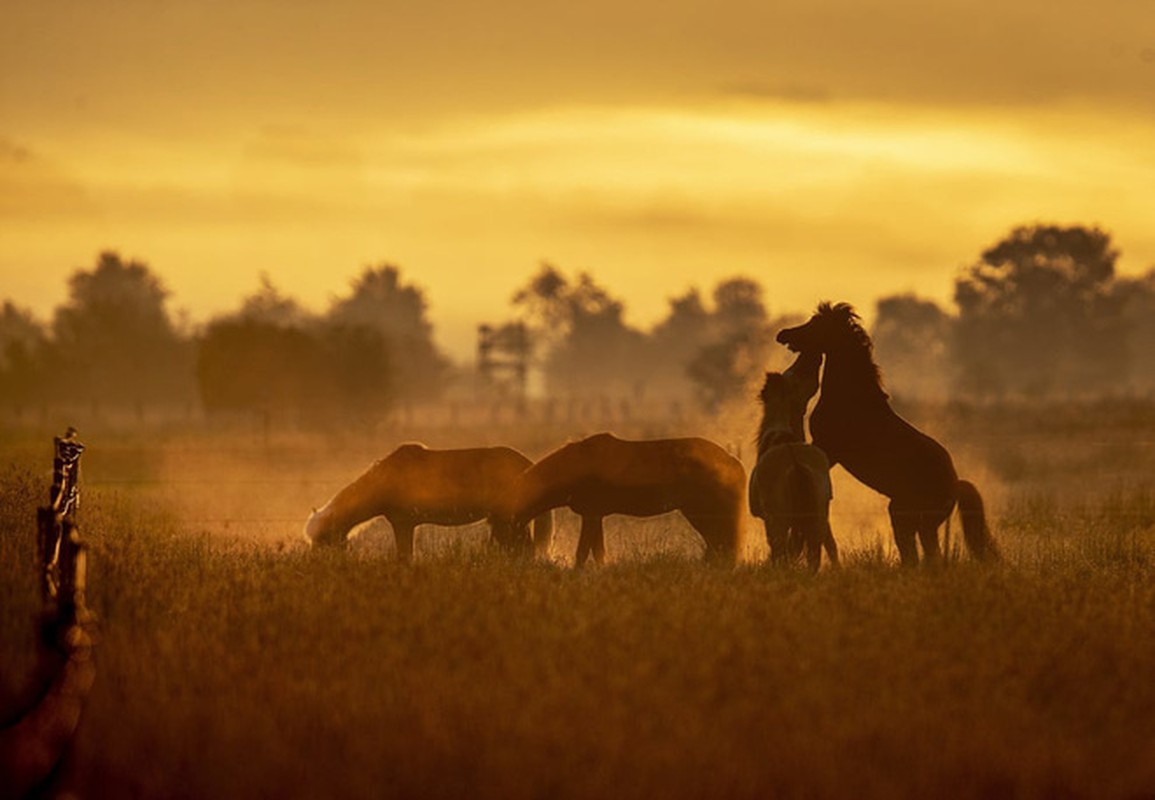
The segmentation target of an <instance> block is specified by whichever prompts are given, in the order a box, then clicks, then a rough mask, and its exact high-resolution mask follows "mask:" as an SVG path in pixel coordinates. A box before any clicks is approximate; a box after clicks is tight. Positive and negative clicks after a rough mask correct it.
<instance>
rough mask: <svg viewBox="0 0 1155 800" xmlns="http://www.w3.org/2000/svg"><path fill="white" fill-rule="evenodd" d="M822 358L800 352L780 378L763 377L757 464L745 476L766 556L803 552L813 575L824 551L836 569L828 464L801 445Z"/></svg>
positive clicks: (783, 558)
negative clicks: (762, 527)
mask: <svg viewBox="0 0 1155 800" xmlns="http://www.w3.org/2000/svg"><path fill="white" fill-rule="evenodd" d="M821 364H822V356H821V355H818V354H814V353H803V354H801V355H799V356H798V358H797V359H795V361H794V364H793V365H791V367H790V368H789V369H788V370H786V372H785V373H780V372H767V373H766V380H765V383H764V384H763V386H762V391H761V392H760V393H759V395H758V399H759V400H760V401H761V403H762V421H761V423H760V424H759V426H758V461H757V463H756V464H755V465H754V469H753V470H751V472H750V513H751V514H752V515H754V516H755V517H759V518H760V519H761V520H762V522H763V524H764V525H765V527H766V543H767V544H768V545H769V546H770V557H771V559H772V560H774V561H776V562H784V561H786V560H788V559H794V558H797V557H798V555H799V554H800V553H801V552H802V548H803V546H805V548H806V563H807V565H808V566H809V567H810V570H811V571H812V572H817V571H818V568H819V566H820V565H821V561H822V548H823V547H825V548H826V555H827V558H829V559H830V563H831V564H834V565H837V564H838V545H837V544H836V543H835V541H834V534H833V532H832V531H831V530H830V500H831V498H832V497H833V492H832V490H831V486H830V462H829V461H828V460H827V458H826V454H825V453H823V452H822V451H821V450H820V449H819V448H817V447H815V446H814V445H812V444H806V440H805V435H804V432H803V417H804V416H805V414H806V405H807V403H809V402H810V398H811V397H813V396H814V394H815V392H817V391H818V368H819V367H820V366H821Z"/></svg>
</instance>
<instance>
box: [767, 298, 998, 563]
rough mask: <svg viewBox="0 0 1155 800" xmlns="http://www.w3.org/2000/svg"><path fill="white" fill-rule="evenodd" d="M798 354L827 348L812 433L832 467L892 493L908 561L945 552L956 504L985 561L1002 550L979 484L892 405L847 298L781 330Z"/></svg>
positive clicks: (970, 542) (970, 546)
mask: <svg viewBox="0 0 1155 800" xmlns="http://www.w3.org/2000/svg"><path fill="white" fill-rule="evenodd" d="M778 341H779V342H780V343H782V344H784V345H786V346H787V347H789V348H790V349H791V350H793V351H795V352H799V353H810V354H822V355H825V357H826V367H825V370H824V371H823V374H822V393H821V394H820V395H819V398H818V403H817V404H816V405H815V407H814V411H813V412H811V414H810V435H811V437H812V438H813V441H814V444H816V445H817V446H818V447H820V448H822V450H823V451H824V452H825V453H826V455H827V456H828V457H829V459H830V464H831V466H833V465H835V464H842V466H843V467H844V468H845V469H846V471H847V472H849V473H850V474H851V475H853V476H854V477H855V478H857V479H858V480H860V481H862V482H863V483H865V484H866V485H867V486H869V487H870V488H872V489H874V490H876V491H878V492H881V493H882V494H884V495H886V496H887V497H889V498H890V522H891V525H892V527H893V528H894V540H895V544H896V545H897V546H898V553H899V556H900V557H901V559H902V563H903V565H904V566H914V565H917V564H918V547H917V545H916V543H915V540H916V538H917V540H918V541H919V542H921V544H922V550H923V556H924V558H925V559H926V561H927V562H928V563H935V562H937V561H939V559H940V558H941V557H942V552H941V550H940V549H939V542H938V529H939V526H941V525H942V523H943V522H945V521H946V519H947V518H948V517H949V516H950V514H951V511H953V510H954V508H955V506H956V505H957V506H958V508H959V514H960V516H961V517H962V523H963V538H964V539H965V540H966V544H967V550H969V551H970V553H971V555H972V556H974V557H975V558H976V559H978V560H980V561H992V560H996V559H998V557H999V553H998V549H997V547H996V546H995V542H994V540H993V539H992V538H991V534H990V530H989V528H988V527H987V523H986V514H985V512H984V510H983V501H982V496H981V495H980V494H979V492H978V489H977V488H975V485H974V484H973V483H970V482H969V481H963V480H959V478H958V473H957V472H956V471H955V467H954V462H953V461H952V460H951V457H950V454H949V453H948V452H947V451H946V448H944V447H943V446H942V445H941V444H939V443H938V442H937V441H935V440H934V439H932V438H931V437H929V436H927V435H926V434H925V433H923V432H921V431H919V430H918V429H917V428H915V427H914V426H913V425H911V424H910V423H909V422H907V421H906V420H904V419H903V418H902V417H900V416H899V415H898V414H896V413H895V412H894V409H892V408H891V407H890V402H889V396H888V395H887V393H886V392H885V391H884V390H883V388H882V381H881V376H880V375H879V371H878V365H877V364H875V363H874V356H873V351H874V347H873V345H872V343H871V341H870V336H869V335H868V334H867V333H866V331H865V330H864V329H863V327H862V325H861V324H860V321H859V317H858V315H857V314H856V313H855V312H854V309H853V308H852V307H851V306H850V305H849V304H847V303H838V304H831V303H822V304H820V305H819V306H818V311H817V312H816V313H815V314H814V316H812V317H811V318H810V319H809V321H807V322H806V323H805V324H804V325H799V326H798V327H795V328H787V329H785V330H782V331H779V333H778Z"/></svg>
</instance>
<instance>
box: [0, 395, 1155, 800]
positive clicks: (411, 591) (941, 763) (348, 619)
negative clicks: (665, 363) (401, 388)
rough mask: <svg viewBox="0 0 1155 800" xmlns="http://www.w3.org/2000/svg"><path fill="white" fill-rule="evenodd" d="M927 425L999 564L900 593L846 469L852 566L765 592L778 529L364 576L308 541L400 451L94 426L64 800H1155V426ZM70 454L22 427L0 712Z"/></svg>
mask: <svg viewBox="0 0 1155 800" xmlns="http://www.w3.org/2000/svg"><path fill="white" fill-rule="evenodd" d="M920 418H921V420H922V422H923V423H924V424H926V425H927V426H928V427H929V428H930V429H931V430H933V431H934V432H935V433H937V434H938V435H940V436H942V438H943V439H944V440H945V441H946V442H948V443H949V444H950V445H951V447H952V449H953V450H954V451H955V453H956V457H957V460H958V461H959V463H960V467H961V471H962V472H963V473H964V475H966V476H968V477H971V478H973V479H974V480H976V482H978V483H979V485H980V487H981V488H982V489H983V490H984V493H985V494H986V495H987V499H988V506H989V510H990V512H991V515H992V526H993V528H994V532H995V536H996V537H997V538H998V540H999V542H1000V544H1001V546H1002V548H1003V550H1004V553H1005V555H1006V563H1005V564H1003V565H1001V566H999V567H996V568H981V567H979V566H978V565H975V564H972V563H971V562H970V561H968V560H967V559H966V557H965V555H963V556H961V557H959V558H957V559H955V560H953V561H952V562H951V563H950V564H949V565H948V566H947V567H945V568H943V569H941V570H937V571H934V572H926V571H915V572H909V571H901V570H899V569H898V567H897V566H896V559H895V557H894V555H893V547H892V545H891V543H890V541H889V533H888V530H887V523H886V520H885V513H884V509H885V505H884V502H883V501H882V500H880V499H879V498H877V497H875V496H873V495H871V494H870V493H869V492H868V491H866V490H863V489H861V488H858V487H856V486H855V485H854V484H853V483H852V482H851V481H849V480H848V479H846V478H845V476H841V475H839V476H837V481H836V499H835V516H834V525H835V534H836V536H838V537H839V540H840V544H841V545H842V547H843V551H844V553H845V565H844V568H843V569H841V570H837V571H834V570H826V569H824V570H823V571H822V572H821V573H820V574H819V575H817V576H815V577H810V576H809V575H807V574H805V573H804V572H803V571H802V570H801V569H798V570H779V569H771V568H768V567H765V566H763V565H762V564H761V562H760V559H761V558H762V556H763V555H764V551H765V548H764V545H762V544H761V543H760V541H759V539H760V537H761V529H760V525H758V524H754V523H752V524H750V525H749V526H748V530H747V537H748V539H749V540H750V541H749V548H748V559H749V562H750V563H747V564H744V565H742V566H740V567H739V568H738V569H736V570H733V571H730V570H723V569H717V568H712V567H707V566H704V565H702V564H701V563H699V561H698V554H699V553H700V544H699V543H698V542H697V541H696V540H695V538H694V535H693V533H692V532H691V531H690V529H689V528H688V527H687V526H685V525H684V523H682V522H681V521H680V520H679V519H677V518H676V517H663V518H659V519H657V520H651V521H646V522H638V521H627V520H616V519H615V520H613V524H611V525H610V526H609V527H608V532H607V543H608V547H609V551H610V558H611V562H612V563H611V564H610V565H608V566H607V567H605V568H602V569H591V570H586V571H584V572H575V571H573V570H571V569H569V568H568V566H567V563H566V560H567V558H572V553H573V543H574V541H575V536H576V533H575V531H576V524H575V521H574V518H572V517H570V516H568V515H563V516H562V517H561V530H560V532H559V536H558V539H557V541H556V542H555V550H554V556H555V559H554V560H553V561H552V562H550V563H541V562H539V563H522V562H513V561H510V560H508V559H506V558H504V557H502V556H501V555H500V554H497V553H493V552H491V551H490V550H489V549H488V548H487V547H485V545H484V538H485V534H484V531H483V530H481V529H478V528H471V529H468V530H466V531H464V532H457V533H448V532H444V531H438V530H426V529H422V530H421V531H420V532H419V534H418V558H417V563H416V564H415V565H414V566H413V567H411V568H403V567H400V566H398V565H397V564H396V563H395V562H394V560H393V558H392V550H391V543H390V541H389V535H388V531H387V529H383V528H384V526H383V525H376V526H370V527H369V528H368V529H367V530H365V531H364V532H363V533H362V535H361V536H360V537H358V539H357V540H356V542H355V545H354V546H353V547H352V548H351V549H350V551H349V552H348V553H345V554H333V553H316V552H309V551H307V550H306V549H305V548H304V547H303V545H302V543H301V542H300V541H299V538H298V537H299V531H300V528H301V524H302V522H303V519H304V516H305V515H307V513H308V508H309V506H310V505H319V504H320V503H321V502H323V501H324V500H325V499H327V497H328V496H329V495H330V494H332V492H333V491H335V490H336V489H337V488H339V487H340V486H341V485H342V484H343V483H344V482H346V481H348V480H349V479H351V478H352V477H355V476H356V475H357V474H358V473H359V471H360V470H361V469H362V468H364V467H365V466H366V465H367V463H368V461H369V460H371V459H372V458H374V457H377V456H380V455H382V454H384V452H386V450H387V449H388V447H389V445H388V444H386V445H382V447H380V448H376V447H372V446H370V445H368V444H366V443H364V442H360V443H357V444H351V443H349V442H346V443H344V444H340V443H319V442H313V441H306V440H304V439H293V438H288V437H286V438H285V439H283V440H278V441H274V442H267V441H264V442H258V441H256V440H255V439H252V440H250V439H247V438H246V437H245V436H222V435H215V436H211V437H209V438H201V437H191V436H189V435H187V434H168V435H164V436H159V437H156V438H152V439H144V438H136V437H130V436H124V435H117V436H114V435H111V434H108V435H101V434H91V435H84V432H83V431H82V439H83V440H84V441H85V442H86V443H87V444H88V446H89V451H88V453H86V454H85V457H84V459H85V464H84V470H85V472H84V476H85V484H84V493H83V506H82V510H81V526H82V532H83V533H84V534H85V535H86V536H87V537H88V539H89V541H90V543H91V548H92V567H91V571H90V584H91V588H90V601H91V604H92V606H93V607H94V609H95V610H96V611H97V612H98V613H99V615H100V617H101V620H102V638H101V642H100V647H99V650H98V653H97V657H98V664H99V673H98V677H97V683H96V686H95V688H94V690H93V693H92V696H91V697H90V699H89V703H88V706H87V709H86V711H85V717H84V719H83V722H82V725H81V729H80V733H79V736H78V740H77V742H76V745H75V748H74V750H73V752H72V754H71V756H70V760H69V764H68V769H67V773H68V776H69V781H70V782H71V785H73V786H74V787H76V788H77V789H78V790H79V794H80V795H81V796H84V797H141V798H159V797H163V798H186V797H187V798H250V797H270V798H273V797H276V798H319V797H353V798H361V797H366V798H369V797H372V798H380V797H481V798H484V797H502V798H554V797H583V798H584V797H695V798H696V797H760V798H777V797H808V798H809V797H813V798H834V797H856V798H893V797H1008V798H1009V797H1117V798H1134V797H1155V679H1153V678H1155V480H1153V476H1155V416H1153V415H1152V413H1151V412H1150V410H1149V409H1147V408H1146V407H1134V408H1132V407H1110V408H1105V409H1104V408H1097V407H1081V408H1070V409H1058V410H1056V411H1055V412H1054V413H1048V414H1041V413H1037V412H1036V413H1029V414H1028V413H1027V412H1025V411H1017V412H1014V413H1001V414H998V415H993V414H990V413H988V412H976V411H969V412H967V411H960V410H953V411H951V412H949V413H947V412H942V413H939V412H934V413H929V412H926V411H925V410H923V411H922V412H921V417H920ZM455 435H457V436H461V437H462V439H468V433H465V434H455ZM536 435H537V438H536V439H534V440H533V441H530V442H527V443H525V444H523V447H524V448H525V449H526V451H527V452H529V453H530V454H531V455H540V454H541V451H542V450H543V449H544V448H545V447H546V446H548V445H547V444H546V443H545V442H546V441H547V440H548V438H549V437H548V436H546V435H544V434H540V433H538V434H536ZM479 436H480V434H479ZM485 436H487V437H499V436H500V432H495V431H488V432H487V433H486V434H485ZM438 437H441V438H440V439H439V438H438ZM423 438H427V439H429V440H430V443H431V444H433V445H441V446H449V445H452V444H462V443H465V442H464V441H458V440H454V439H453V437H451V436H449V435H448V434H445V433H444V432H441V433H436V432H434V433H431V434H430V435H429V436H427V437H423ZM715 438H718V439H719V440H720V441H723V440H726V438H727V436H726V433H724V432H722V433H719V434H718V435H717V436H716V437H715ZM49 444H50V440H49V439H47V438H45V439H43V440H41V439H38V438H28V437H27V436H15V435H10V436H9V441H7V442H6V443H5V449H4V454H5V456H6V457H5V459H4V462H3V463H0V522H2V524H3V529H2V532H0V713H3V712H6V711H7V710H9V709H17V708H19V706H20V704H21V702H23V701H25V700H26V699H27V696H28V694H29V693H30V692H31V691H32V690H33V689H34V688H35V687H32V686H30V685H29V680H30V679H29V675H30V674H31V670H32V666H33V661H34V644H35V639H34V637H35V623H34V618H35V613H36V609H37V606H36V603H37V595H36V587H35V582H34V579H35V575H34V570H33V556H32V541H33V538H34V528H33V520H34V509H35V507H36V506H37V505H38V504H40V503H42V502H43V499H44V497H45V496H46V493H47V488H48V483H49V480H50V479H49V476H48V472H49V467H50V464H51V452H50V447H49ZM955 529H956V538H957V524H956V526H955ZM2 794H3V793H2V792H0V795H2Z"/></svg>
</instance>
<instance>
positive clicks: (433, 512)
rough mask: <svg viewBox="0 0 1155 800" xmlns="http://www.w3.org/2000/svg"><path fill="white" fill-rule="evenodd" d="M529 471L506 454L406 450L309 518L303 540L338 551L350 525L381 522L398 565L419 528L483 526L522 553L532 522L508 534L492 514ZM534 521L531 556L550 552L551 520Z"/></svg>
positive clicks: (407, 557)
mask: <svg viewBox="0 0 1155 800" xmlns="http://www.w3.org/2000/svg"><path fill="white" fill-rule="evenodd" d="M532 464H533V462H532V461H530V460H529V459H528V458H526V457H525V456H524V455H522V454H521V453H519V452H517V451H516V450H513V449H512V448H509V447H479V448H471V449H464V450H429V449H427V448H426V447H425V446H423V445H420V444H403V445H401V446H400V447H398V448H397V449H396V450H394V451H393V452H392V453H390V454H389V455H388V456H386V457H385V458H383V459H381V460H380V461H378V462H377V463H375V464H374V465H373V466H371V467H370V468H369V469H368V470H366V471H365V473H364V474H363V475H361V477H359V478H357V480H355V481H353V482H352V483H350V484H349V485H348V486H346V487H345V488H344V489H342V490H341V491H339V492H337V494H336V495H334V496H333V499H332V500H330V501H329V502H328V503H326V504H325V505H324V506H323V507H322V508H320V509H317V510H315V511H313V513H312V514H311V515H310V516H309V519H308V522H307V523H306V524H305V536H306V537H307V538H308V539H309V541H311V542H312V543H313V544H316V545H343V544H344V543H345V541H346V537H347V536H348V533H349V529H350V528H352V527H353V526H354V525H357V524H358V523H361V522H364V521H366V520H368V519H372V518H373V517H385V519H387V520H388V521H389V524H390V525H392V526H393V536H394V537H395V538H396V540H397V555H398V557H399V558H400V559H401V561H403V562H409V561H411V560H412V559H413V531H414V529H415V528H416V527H417V526H418V525H423V524H432V525H468V524H470V523H473V522H478V521H480V520H483V519H484V520H487V521H488V522H489V525H490V530H491V531H492V535H493V539H494V540H495V541H496V542H498V543H499V544H502V545H504V546H506V547H510V548H521V547H523V546H525V545H526V544H528V541H529V534H528V527H527V526H528V522H529V520H525V521H524V522H523V523H522V524H521V525H519V526H511V525H510V524H509V522H508V521H507V520H505V519H502V518H499V517H498V515H497V514H496V511H497V509H498V507H499V503H500V502H501V500H502V498H503V497H504V496H505V495H506V494H507V493H508V492H509V490H510V487H511V486H512V485H513V482H514V479H515V478H517V476H518V475H520V474H521V473H522V472H524V471H525V470H526V468H528V467H529V466H531V465H532ZM533 516H534V517H535V519H534V523H533V534H534V536H533V539H534V549H535V550H536V551H537V552H538V553H545V552H548V550H549V544H550V538H551V536H552V533H553V519H552V516H551V515H550V514H548V513H543V514H540V515H538V514H535V515H533Z"/></svg>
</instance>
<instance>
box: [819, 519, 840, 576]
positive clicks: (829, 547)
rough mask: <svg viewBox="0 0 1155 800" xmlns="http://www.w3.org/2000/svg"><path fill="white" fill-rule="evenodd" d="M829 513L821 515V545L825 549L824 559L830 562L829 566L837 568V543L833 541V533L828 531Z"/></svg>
mask: <svg viewBox="0 0 1155 800" xmlns="http://www.w3.org/2000/svg"><path fill="white" fill-rule="evenodd" d="M828 514H829V511H828V512H827V513H824V514H823V515H822V521H821V523H820V525H819V529H820V530H821V535H822V544H823V545H824V546H825V547H826V557H827V558H828V559H829V560H830V566H832V567H837V566H838V543H837V542H835V541H834V531H832V530H831V529H830V517H829V516H828Z"/></svg>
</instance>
